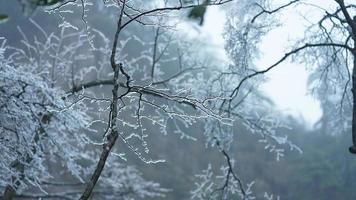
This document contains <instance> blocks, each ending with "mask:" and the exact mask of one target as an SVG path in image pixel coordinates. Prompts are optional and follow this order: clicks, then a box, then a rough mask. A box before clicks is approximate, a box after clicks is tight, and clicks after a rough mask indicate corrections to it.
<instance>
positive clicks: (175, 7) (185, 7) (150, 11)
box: [121, 0, 234, 29]
mask: <svg viewBox="0 0 356 200" xmlns="http://www.w3.org/2000/svg"><path fill="white" fill-rule="evenodd" d="M231 1H234V0H225V1H218V2H214V3H209V4H207V6H216V5H222V4H226V3H228V2H231ZM196 6H197V5H186V6H184V5H182V4H180V6H173V7H163V8H155V9H152V10H148V11H143V12H142V13H140V14H138V15H136V16H134V17H132V18H130V19H129V20H128V21H127V22H125V23H124V24H123V25H122V26H121V29H122V28H124V27H126V26H127V25H129V24H130V23H131V22H133V21H136V20H137V19H139V18H140V17H143V16H145V15H148V14H152V13H155V12H162V11H174V10H181V9H189V8H194V7H196Z"/></svg>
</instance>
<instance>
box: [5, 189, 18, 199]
mask: <svg viewBox="0 0 356 200" xmlns="http://www.w3.org/2000/svg"><path fill="white" fill-rule="evenodd" d="M15 195H16V191H15V190H14V188H13V187H11V186H10V185H8V186H6V188H5V191H4V197H3V200H12V199H13V198H14V196H15Z"/></svg>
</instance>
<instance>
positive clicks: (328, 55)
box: [227, 0, 356, 154]
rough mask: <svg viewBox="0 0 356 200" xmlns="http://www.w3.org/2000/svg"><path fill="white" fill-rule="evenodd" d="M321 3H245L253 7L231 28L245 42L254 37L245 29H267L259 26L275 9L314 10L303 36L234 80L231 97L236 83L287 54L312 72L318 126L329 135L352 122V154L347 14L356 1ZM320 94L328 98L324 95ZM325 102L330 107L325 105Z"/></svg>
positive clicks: (352, 62) (352, 20) (351, 45)
mask: <svg viewBox="0 0 356 200" xmlns="http://www.w3.org/2000/svg"><path fill="white" fill-rule="evenodd" d="M325 5H327V6H325V8H324V6H323V5H317V3H315V4H314V3H313V2H312V1H311V2H309V1H303V0H296V1H290V2H287V3H285V4H282V5H276V6H273V1H272V5H271V4H266V2H265V1H254V2H252V3H251V6H252V7H254V8H255V9H254V10H253V11H252V12H250V16H251V17H250V18H249V19H248V20H247V21H246V28H239V29H236V30H235V32H236V34H241V37H238V38H245V41H244V42H245V44H250V43H249V42H252V43H254V37H251V36H253V35H254V33H253V32H252V34H251V30H258V31H260V32H268V31H270V30H273V28H270V29H268V28H266V27H267V26H261V24H263V23H265V19H266V18H268V17H278V16H280V14H283V13H284V14H285V13H288V12H289V13H290V12H293V10H292V9H295V10H297V11H298V10H299V9H301V10H302V11H303V10H308V11H309V12H310V13H314V14H315V13H317V14H315V15H314V16H313V17H311V18H309V19H308V20H307V21H308V23H309V24H310V25H309V26H308V27H306V31H305V35H304V37H303V38H300V39H299V41H297V42H296V43H295V45H294V46H293V48H292V49H291V50H289V51H286V53H285V55H284V56H283V57H281V58H280V59H279V60H277V61H276V62H275V63H274V64H272V65H271V66H267V67H264V69H263V70H260V69H259V70H256V71H252V72H250V73H249V74H247V75H246V76H245V77H244V78H243V79H242V80H241V81H240V82H239V83H238V84H237V85H236V87H235V90H234V92H233V93H232V96H234V95H236V94H237V93H239V91H240V87H241V86H242V85H244V84H246V83H245V82H248V80H250V79H253V78H254V77H257V76H259V75H262V74H265V73H267V72H268V71H270V70H272V69H274V68H276V67H278V66H281V65H282V64H283V62H284V61H286V60H287V59H289V58H293V59H294V60H297V61H299V62H301V63H306V64H308V65H309V66H310V67H309V69H310V70H311V71H312V74H311V77H310V87H311V88H312V91H314V92H315V93H316V94H317V97H318V98H319V99H320V101H321V104H322V107H323V110H324V118H323V119H324V121H323V123H324V126H325V127H326V129H327V131H329V132H331V133H332V134H336V133H339V132H342V131H343V130H348V128H349V127H352V141H353V145H352V146H351V147H350V148H349V151H350V152H351V153H353V154H354V153H355V152H356V151H355V144H356V139H355V138H356V119H355V118H356V115H355V113H356V108H355V104H356V101H355V99H356V95H355V94H356V93H355V90H354V89H352V88H355V87H356V84H355V79H354V77H356V74H355V73H356V70H355V66H356V57H355V56H356V54H355V52H356V48H355V46H356V45H355V35H356V32H355V30H356V29H355V24H356V17H355V16H352V15H354V12H355V10H356V4H355V3H354V2H352V1H344V0H335V1H327V2H326V4H325ZM315 16H318V17H315ZM231 23H234V22H233V21H232V22H231ZM238 23H239V22H238ZM287 23H288V22H287ZM234 25H235V26H239V25H236V24H234ZM229 32H231V31H229ZM232 32H233V31H232ZM231 34H233V33H231ZM249 36H250V37H251V38H249ZM235 44H237V43H232V45H231V46H230V47H229V46H228V47H227V48H228V49H230V50H231V49H233V48H234V45H235ZM241 44H243V42H241ZM246 66H249V65H246ZM325 95H327V96H328V97H326V98H325ZM330 104H334V105H336V106H334V107H330ZM324 105H325V106H324ZM326 105H328V106H326ZM351 110H352V113H350V111H351ZM328 114H329V115H330V114H331V115H333V116H332V117H329V118H328V119H329V120H327V116H328ZM351 116H352V117H351Z"/></svg>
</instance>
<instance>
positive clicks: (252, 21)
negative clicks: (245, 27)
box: [251, 0, 300, 24]
mask: <svg viewBox="0 0 356 200" xmlns="http://www.w3.org/2000/svg"><path fill="white" fill-rule="evenodd" d="M299 1H300V0H294V1H291V2H289V3H287V4H284V5H282V6H280V7H278V8H276V9H273V10H266V9H264V8H263V7H262V6H261V5H259V4H257V3H256V5H257V6H258V7H260V8H261V9H262V11H261V12H259V13H258V14H257V15H255V16H254V17H253V18H252V20H251V24H253V23H254V22H255V21H256V19H257V18H258V17H259V16H261V15H262V14H264V13H266V14H269V15H270V14H273V13H276V12H278V11H279V10H281V9H283V8H286V7H288V6H290V5H292V4H294V3H297V2H299Z"/></svg>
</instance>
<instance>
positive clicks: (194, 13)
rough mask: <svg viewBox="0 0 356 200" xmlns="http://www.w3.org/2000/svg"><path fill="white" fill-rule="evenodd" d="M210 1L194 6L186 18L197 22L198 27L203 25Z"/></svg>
mask: <svg viewBox="0 0 356 200" xmlns="http://www.w3.org/2000/svg"><path fill="white" fill-rule="evenodd" d="M209 3H210V0H205V1H204V2H203V3H202V4H200V5H198V6H195V7H194V8H193V9H192V10H191V11H190V12H189V15H188V17H189V18H191V19H195V20H199V25H200V26H201V25H203V23H204V16H205V12H206V7H207V5H208V4H209Z"/></svg>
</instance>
